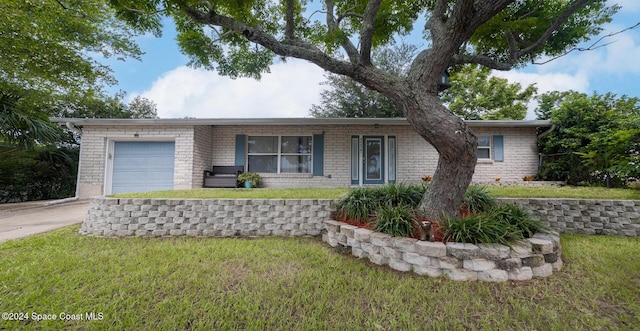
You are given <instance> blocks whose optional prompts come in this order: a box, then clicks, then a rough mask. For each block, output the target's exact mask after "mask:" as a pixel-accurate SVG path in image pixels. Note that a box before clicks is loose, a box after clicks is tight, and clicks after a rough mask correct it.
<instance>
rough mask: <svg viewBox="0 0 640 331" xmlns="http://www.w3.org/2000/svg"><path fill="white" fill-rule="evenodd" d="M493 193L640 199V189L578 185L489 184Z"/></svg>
mask: <svg viewBox="0 0 640 331" xmlns="http://www.w3.org/2000/svg"><path fill="white" fill-rule="evenodd" d="M487 190H488V191H489V193H491V195H493V196H496V197H502V198H573V199H614V200H617V199H621V200H640V190H634V189H620V188H609V189H608V188H604V187H576V186H562V187H554V186H524V185H505V186H487Z"/></svg>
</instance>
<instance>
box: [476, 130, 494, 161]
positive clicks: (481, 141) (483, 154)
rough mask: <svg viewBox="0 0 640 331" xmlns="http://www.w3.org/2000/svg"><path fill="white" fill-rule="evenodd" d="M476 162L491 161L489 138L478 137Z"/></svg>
mask: <svg viewBox="0 0 640 331" xmlns="http://www.w3.org/2000/svg"><path fill="white" fill-rule="evenodd" d="M478 160H491V137H489V136H479V137H478Z"/></svg>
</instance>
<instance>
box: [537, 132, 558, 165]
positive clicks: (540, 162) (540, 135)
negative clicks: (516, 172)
mask: <svg viewBox="0 0 640 331" xmlns="http://www.w3.org/2000/svg"><path fill="white" fill-rule="evenodd" d="M555 129H556V125H555V124H551V127H550V128H549V129H547V131H545V132H542V133H540V134H539V135H538V139H540V138H544V137H545V136H546V135H548V134H549V133H551V132H552V131H553V130H555ZM542 157H543V156H542V155H539V156H538V167H541V166H542Z"/></svg>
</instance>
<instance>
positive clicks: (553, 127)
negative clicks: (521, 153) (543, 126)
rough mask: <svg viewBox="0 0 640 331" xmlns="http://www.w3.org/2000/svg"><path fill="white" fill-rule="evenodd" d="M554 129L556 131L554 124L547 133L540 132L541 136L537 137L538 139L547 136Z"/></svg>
mask: <svg viewBox="0 0 640 331" xmlns="http://www.w3.org/2000/svg"><path fill="white" fill-rule="evenodd" d="M555 129H556V125H555V124H551V127H550V128H549V129H548V130H547V131H545V132H542V133H541V134H539V135H538V139H540V138H544V137H545V136H546V135H548V134H549V133H551V132H552V131H553V130H555Z"/></svg>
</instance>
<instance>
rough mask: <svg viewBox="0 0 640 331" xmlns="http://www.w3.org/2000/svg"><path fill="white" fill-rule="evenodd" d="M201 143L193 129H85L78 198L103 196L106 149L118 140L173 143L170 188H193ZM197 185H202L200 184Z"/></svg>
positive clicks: (118, 127)
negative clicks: (196, 154) (196, 139)
mask: <svg viewBox="0 0 640 331" xmlns="http://www.w3.org/2000/svg"><path fill="white" fill-rule="evenodd" d="M135 134H137V135H138V137H135V136H134V135H135ZM201 140H202V137H201V138H200V139H198V143H195V139H194V128H193V126H164V127H158V126H85V127H84V128H83V132H82V146H81V149H80V171H79V174H78V176H79V187H78V189H79V192H78V195H79V196H80V198H89V197H91V196H95V195H102V194H104V192H105V187H104V186H105V175H106V167H107V161H108V158H109V156H108V155H107V149H108V148H113V143H114V142H118V141H174V142H175V163H174V177H173V186H174V188H175V189H189V188H192V187H194V178H193V169H194V161H193V160H194V155H195V153H194V149H195V146H200V145H201V144H202V141H201ZM205 141H206V138H205ZM205 144H206V142H205ZM110 153H112V151H110ZM110 157H111V158H112V157H113V156H110ZM200 176H202V175H200ZM199 185H200V186H202V182H200V184H199ZM195 187H198V186H195Z"/></svg>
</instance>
